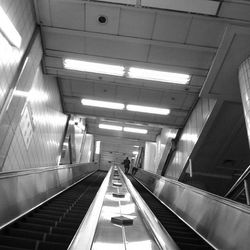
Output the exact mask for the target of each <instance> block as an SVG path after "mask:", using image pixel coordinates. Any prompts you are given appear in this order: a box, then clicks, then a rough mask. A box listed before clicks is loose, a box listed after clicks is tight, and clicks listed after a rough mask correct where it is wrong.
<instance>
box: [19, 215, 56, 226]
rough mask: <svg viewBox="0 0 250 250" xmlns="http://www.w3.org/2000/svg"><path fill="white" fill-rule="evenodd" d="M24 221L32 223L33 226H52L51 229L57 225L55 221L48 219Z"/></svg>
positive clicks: (32, 218)
mask: <svg viewBox="0 0 250 250" xmlns="http://www.w3.org/2000/svg"><path fill="white" fill-rule="evenodd" d="M23 221H24V222H28V223H32V224H38V225H45V226H50V227H53V226H55V223H56V221H55V220H48V219H41V218H34V217H27V218H25V219H24V220H23Z"/></svg>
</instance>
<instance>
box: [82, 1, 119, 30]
mask: <svg viewBox="0 0 250 250" xmlns="http://www.w3.org/2000/svg"><path fill="white" fill-rule="evenodd" d="M119 15H120V8H118V7H114V6H109V7H106V6H103V5H96V4H86V30H87V31H91V32H100V33H107V34H117V33H118V26H119V22H118V20H119ZM99 16H105V17H106V18H107V23H105V24H101V23H99V22H98V17H99Z"/></svg>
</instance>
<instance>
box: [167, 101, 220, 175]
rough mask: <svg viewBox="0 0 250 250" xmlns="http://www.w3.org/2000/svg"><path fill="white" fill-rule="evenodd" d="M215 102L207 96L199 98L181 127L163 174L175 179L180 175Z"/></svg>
mask: <svg viewBox="0 0 250 250" xmlns="http://www.w3.org/2000/svg"><path fill="white" fill-rule="evenodd" d="M215 103H216V101H215V100H213V99H209V98H202V99H200V100H199V102H198V104H197V105H196V107H195V109H194V110H193V112H192V114H191V116H190V118H189V120H188V122H187V124H186V126H185V128H184V129H183V132H182V135H181V137H180V140H179V142H178V144H177V150H176V151H175V153H174V155H173V157H172V159H171V161H170V163H169V167H168V168H167V171H166V174H165V176H167V177H171V178H175V179H178V178H179V177H180V175H181V173H182V171H183V170H184V168H185V166H186V164H187V161H188V159H189V157H190V155H191V153H192V151H193V149H194V146H195V144H196V142H197V141H198V139H199V136H200V134H201V132H202V129H203V127H204V125H205V124H206V122H207V119H208V117H209V116H210V114H211V113H212V111H213V108H214V106H215Z"/></svg>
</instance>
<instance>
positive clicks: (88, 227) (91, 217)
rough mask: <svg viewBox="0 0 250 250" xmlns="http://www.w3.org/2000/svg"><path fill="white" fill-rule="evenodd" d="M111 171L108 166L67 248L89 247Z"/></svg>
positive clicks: (79, 248) (70, 249)
mask: <svg viewBox="0 0 250 250" xmlns="http://www.w3.org/2000/svg"><path fill="white" fill-rule="evenodd" d="M111 171H112V168H110V170H109V172H108V173H107V175H106V177H105V179H104V181H103V182H102V185H101V187H100V189H99V190H98V192H97V194H96V196H95V199H94V200H93V202H92V203H91V205H90V207H89V209H88V212H87V213H86V215H85V216H84V219H83V221H82V223H81V225H80V226H79V228H78V230H77V232H76V234H75V236H74V238H73V239H72V241H71V243H70V245H69V247H68V250H81V249H91V245H92V242H93V238H94V236H95V231H96V227H97V223H98V220H99V216H100V213H101V209H102V204H103V200H104V197H105V193H106V191H107V188H108V185H109V179H110V175H111Z"/></svg>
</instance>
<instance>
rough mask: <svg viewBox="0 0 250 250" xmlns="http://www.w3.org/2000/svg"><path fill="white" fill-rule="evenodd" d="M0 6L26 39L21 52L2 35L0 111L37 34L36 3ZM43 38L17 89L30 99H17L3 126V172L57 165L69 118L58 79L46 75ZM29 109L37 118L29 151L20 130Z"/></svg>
mask: <svg viewBox="0 0 250 250" xmlns="http://www.w3.org/2000/svg"><path fill="white" fill-rule="evenodd" d="M0 6H1V7H2V8H3V9H4V10H5V12H6V13H7V15H8V16H9V17H10V19H11V20H12V22H13V24H14V25H15V26H16V28H17V30H18V32H19V33H20V35H21V36H22V45H21V48H20V49H17V48H14V47H12V46H10V45H9V44H8V42H7V41H6V40H5V38H4V37H3V36H1V35H0V108H2V105H3V103H4V98H5V97H6V95H7V93H8V92H9V87H10V85H11V83H12V81H13V78H14V75H15V73H16V72H17V67H18V65H19V64H20V60H21V57H22V56H23V54H24V51H25V50H26V48H27V45H28V43H29V41H30V38H31V36H32V34H33V32H34V28H35V19H34V11H33V1H30V0H18V1H17V0H8V1H7V0H0ZM41 57H42V49H41V43H40V37H39V36H38V37H37V39H36V40H35V42H34V44H33V46H32V49H31V51H30V54H29V59H28V62H27V64H26V66H25V69H24V71H23V73H22V75H21V77H20V79H19V81H18V85H17V89H18V90H21V91H23V93H25V92H26V93H32V94H31V95H30V98H29V99H27V98H25V97H20V96H14V97H13V99H12V101H11V102H10V104H9V107H8V110H7V111H6V112H4V116H3V119H2V120H1V123H0V171H11V170H19V169H25V168H32V167H41V166H48V165H56V163H57V156H58V152H59V144H60V142H61V139H62V134H63V131H64V127H65V123H66V116H65V115H64V114H63V113H62V110H61V103H60V97H59V92H58V88H57V83H56V79H55V78H53V77H49V76H45V75H43V73H42V70H41V66H40V61H41ZM25 106H27V107H28V109H29V111H30V114H31V116H32V117H33V125H34V126H33V130H34V133H33V136H32V138H31V142H30V145H29V147H28V149H27V148H26V146H25V143H24V139H23V136H22V133H21V129H20V126H19V123H20V120H21V117H22V110H23V109H24V107H25Z"/></svg>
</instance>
